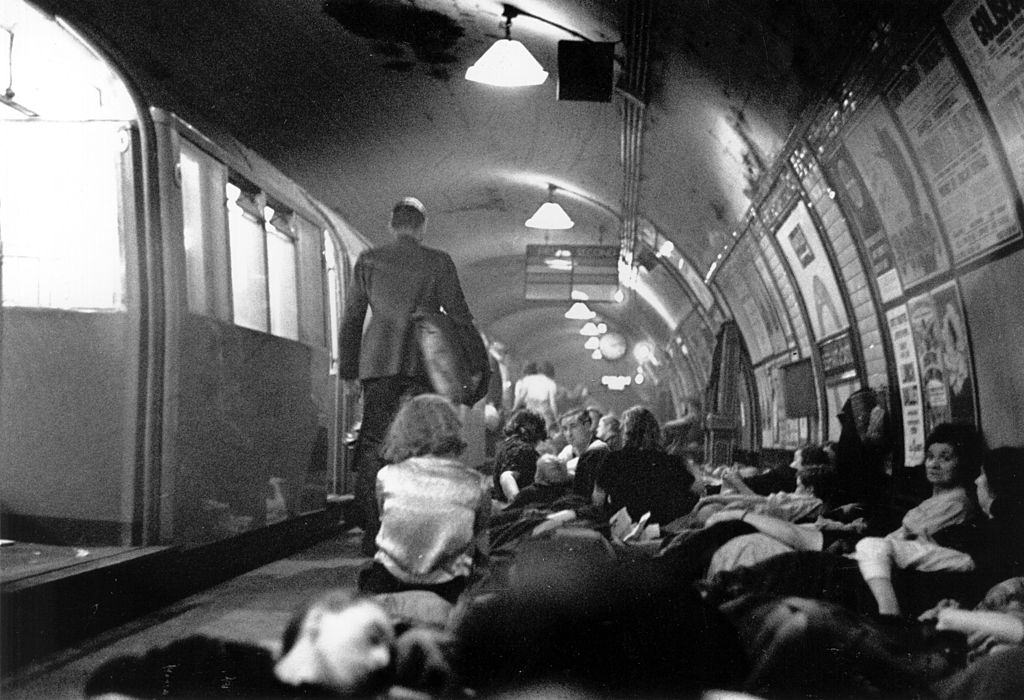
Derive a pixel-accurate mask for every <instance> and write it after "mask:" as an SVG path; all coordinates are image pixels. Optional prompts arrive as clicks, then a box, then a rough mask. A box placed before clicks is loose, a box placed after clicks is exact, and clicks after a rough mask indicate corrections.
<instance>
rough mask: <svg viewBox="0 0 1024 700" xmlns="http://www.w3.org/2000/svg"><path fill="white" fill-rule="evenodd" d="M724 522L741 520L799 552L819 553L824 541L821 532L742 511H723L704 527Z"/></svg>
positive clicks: (768, 516)
mask: <svg viewBox="0 0 1024 700" xmlns="http://www.w3.org/2000/svg"><path fill="white" fill-rule="evenodd" d="M726 520H742V521H743V522H745V523H747V524H749V525H753V526H754V527H756V528H757V530H758V532H760V533H761V534H764V535H768V536H769V537H771V538H772V539H776V540H778V541H779V542H781V543H782V544H785V545H789V546H790V547H792V548H793V549H796V550H800V551H811V552H820V551H821V549H822V546H823V545H824V541H825V540H824V538H823V537H822V535H821V532H819V531H818V530H816V529H812V528H806V527H800V526H799V525H794V524H793V523H789V522H786V521H785V520H779V519H778V518H773V517H771V516H770V515H761V514H760V513H749V512H746V511H742V510H723V511H720V512H718V513H715V514H714V515H712V516H711V517H710V518H708V520H707V523H705V526H710V525H714V524H715V523H720V522H725V521H726Z"/></svg>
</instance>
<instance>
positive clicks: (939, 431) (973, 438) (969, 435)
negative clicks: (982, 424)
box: [924, 423, 982, 489]
mask: <svg viewBox="0 0 1024 700" xmlns="http://www.w3.org/2000/svg"><path fill="white" fill-rule="evenodd" d="M936 443H942V444H944V445H950V446H951V447H952V448H953V454H955V455H956V481H957V483H959V484H960V485H962V486H966V487H968V489H970V485H971V483H972V482H973V481H974V480H975V479H976V478H977V476H978V473H979V471H980V470H981V454H982V442H981V435H979V434H978V431H977V429H976V428H975V427H974V426H973V425H968V424H966V423H939V424H938V425H936V426H935V427H934V428H932V431H931V432H930V433H928V437H927V438H926V439H925V441H924V449H925V452H927V451H928V448H929V447H931V446H932V445H934V444H936Z"/></svg>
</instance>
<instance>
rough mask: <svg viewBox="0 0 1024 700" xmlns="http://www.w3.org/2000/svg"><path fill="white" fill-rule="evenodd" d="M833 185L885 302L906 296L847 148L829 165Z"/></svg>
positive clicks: (842, 149)
mask: <svg viewBox="0 0 1024 700" xmlns="http://www.w3.org/2000/svg"><path fill="white" fill-rule="evenodd" d="M829 167H830V169H831V171H832V178H831V179H832V182H833V183H834V185H835V188H836V190H837V191H838V194H839V199H840V201H841V202H842V203H843V205H844V206H845V209H846V215H847V218H848V219H849V221H850V228H851V229H852V230H853V231H854V233H855V235H856V236H857V237H859V238H860V240H861V243H862V244H863V245H864V249H865V250H866V251H867V255H868V259H869V261H870V264H871V272H872V274H873V275H874V277H875V281H876V283H877V285H878V294H879V296H881V298H882V301H883V302H887V301H892V300H893V299H896V298H898V297H899V296H901V295H902V294H903V287H902V285H900V276H899V273H898V272H897V271H896V255H895V253H893V250H892V245H890V243H889V238H888V237H887V236H886V235H885V229H884V228H883V226H882V218H881V215H880V214H879V213H878V208H877V207H876V206H875V202H874V200H873V199H872V198H871V197H870V196H868V194H867V191H866V189H865V187H864V183H863V182H862V181H861V179H860V173H859V172H857V167H856V166H855V165H854V164H853V159H852V158H851V157H850V154H849V153H848V152H847V150H846V147H845V146H840V147H839V148H838V149H836V153H835V155H834V158H833V160H832V163H831V164H830V166H829Z"/></svg>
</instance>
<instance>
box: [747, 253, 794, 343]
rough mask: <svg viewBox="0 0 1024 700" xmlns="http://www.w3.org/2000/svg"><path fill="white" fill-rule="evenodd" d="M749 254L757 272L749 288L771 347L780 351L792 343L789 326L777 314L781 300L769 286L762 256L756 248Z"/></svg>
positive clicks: (769, 277)
mask: <svg viewBox="0 0 1024 700" xmlns="http://www.w3.org/2000/svg"><path fill="white" fill-rule="evenodd" d="M751 248H752V249H753V245H751ZM751 255H752V257H753V261H754V269H755V270H757V274H758V280H757V281H756V282H753V283H752V284H751V288H752V289H753V290H755V294H754V297H755V299H754V301H755V303H756V304H757V306H758V308H759V309H761V313H762V314H763V316H764V322H765V326H767V328H768V335H769V337H770V338H771V341H772V348H773V349H774V350H775V352H781V351H782V350H785V349H786V348H788V347H789V346H790V345H793V344H794V343H793V342H791V339H790V337H789V336H790V334H789V333H788V330H789V326H788V325H786V321H785V320H784V319H783V318H782V316H780V315H779V309H781V308H783V307H782V302H781V301H780V300H779V298H778V293H777V292H776V291H775V288H774V286H770V285H771V282H770V281H769V280H771V279H772V277H771V275H770V273H769V272H768V265H767V264H766V263H765V261H764V258H762V257H761V256H760V255H759V254H758V252H757V251H756V250H752V252H751Z"/></svg>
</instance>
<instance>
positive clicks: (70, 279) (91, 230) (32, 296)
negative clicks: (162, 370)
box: [0, 120, 130, 310]
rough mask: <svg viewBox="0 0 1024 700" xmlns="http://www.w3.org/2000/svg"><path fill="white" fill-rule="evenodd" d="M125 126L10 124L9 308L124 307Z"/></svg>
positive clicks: (2, 180) (3, 147) (1, 221)
mask: <svg viewBox="0 0 1024 700" xmlns="http://www.w3.org/2000/svg"><path fill="white" fill-rule="evenodd" d="M124 128H125V125H124V124H122V123H110V122H106V123H104V122H98V123H59V122H42V121H36V120H33V121H31V122H4V123H3V128H2V129H0V163H2V165H0V192H3V200H4V201H3V206H2V207H0V242H2V245H3V251H2V252H3V276H2V279H3V286H2V290H3V291H2V293H3V304H4V306H27V307H42V308H57V309H97V310H99V309H122V308H124V288H125V268H124V255H123V252H122V239H121V230H120V229H121V223H120V222H121V219H122V214H121V212H120V207H121V206H122V202H123V197H122V192H121V189H122V171H121V168H122V165H123V157H124V154H125V153H126V152H127V150H128V147H129V145H130V139H128V138H127V136H126V132H125V130H124Z"/></svg>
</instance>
